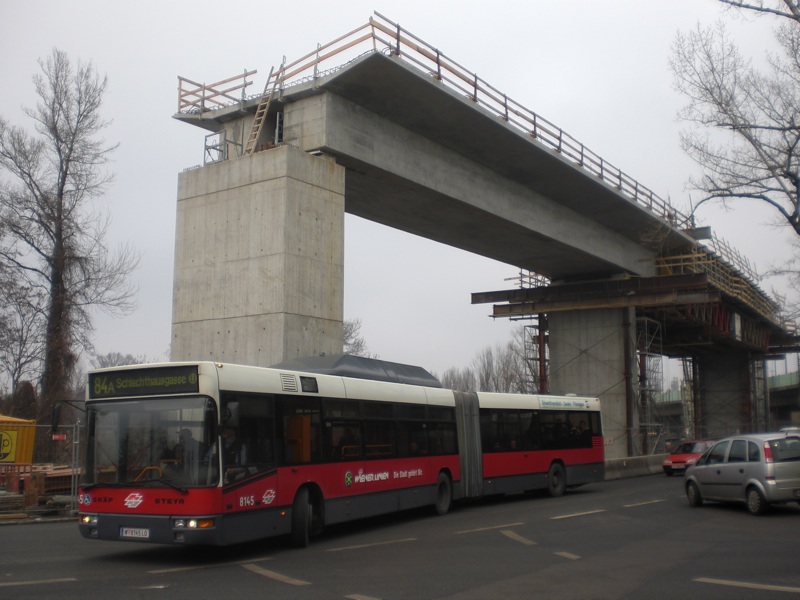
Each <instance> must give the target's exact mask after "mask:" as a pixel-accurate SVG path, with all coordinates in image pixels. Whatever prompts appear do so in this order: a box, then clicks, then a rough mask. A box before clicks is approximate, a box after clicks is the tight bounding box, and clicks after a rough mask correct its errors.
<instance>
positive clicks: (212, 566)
mask: <svg viewBox="0 0 800 600" xmlns="http://www.w3.org/2000/svg"><path fill="white" fill-rule="evenodd" d="M265 560H272V557H271V556H265V557H263V558H251V559H248V560H235V561H231V562H221V563H209V564H206V565H191V566H188V567H172V568H171V569H154V570H152V571H148V573H149V574H150V575H161V574H163V573H180V572H181V571H197V570H198V569H215V568H218V567H230V566H236V567H238V566H240V565H244V564H249V563H255V562H262V561H265Z"/></svg>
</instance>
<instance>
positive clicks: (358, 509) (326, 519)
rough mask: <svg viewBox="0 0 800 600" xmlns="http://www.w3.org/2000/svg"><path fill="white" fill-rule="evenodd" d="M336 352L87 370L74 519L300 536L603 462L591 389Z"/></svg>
mask: <svg viewBox="0 0 800 600" xmlns="http://www.w3.org/2000/svg"><path fill="white" fill-rule="evenodd" d="M345 362H346V363H347V365H349V366H346V368H339V369H338V370H337V369H336V368H334V369H327V370H326V369H319V368H318V369H316V370H312V369H311V367H310V368H309V369H294V370H290V369H288V368H283V367H282V366H278V367H275V368H260V367H246V366H238V365H232V364H221V363H211V362H197V363H163V364H153V365H141V366H133V367H117V368H111V369H100V370H96V371H92V372H91V373H90V374H89V386H88V391H87V400H86V440H87V441H86V443H87V447H86V456H85V462H84V466H83V472H82V481H81V486H80V497H79V505H80V519H79V528H80V531H81V534H82V535H83V536H84V537H87V538H93V539H102V540H129V541H138V542H153V543H164V544H186V545H189V544H208V545H225V544H235V543H241V542H245V541H249V540H253V539H258V538H266V537H270V536H278V535H287V536H288V537H289V539H290V540H291V542H292V544H293V545H295V546H300V547H302V546H306V545H307V544H308V541H309V537H310V536H312V535H314V534H317V533H319V532H320V531H321V530H322V528H323V527H324V526H325V525H331V524H334V523H341V522H345V521H350V520H353V519H360V518H364V517H369V516H373V515H378V514H385V513H389V512H394V511H399V510H405V509H410V508H414V507H418V506H425V505H430V506H433V507H435V510H436V511H437V512H438V513H440V514H444V513H447V512H448V511H449V509H450V506H451V503H452V502H453V501H454V500H460V499H463V498H470V497H480V496H483V495H489V494H502V493H509V492H518V491H526V490H534V489H547V490H549V492H550V494H551V495H553V496H560V495H561V494H563V493H564V491H565V489H566V488H568V487H573V486H578V485H582V484H586V483H590V482H594V481H599V480H602V479H603V477H604V458H603V438H602V431H601V423H600V403H599V400H598V399H597V398H584V397H577V396H536V395H515V394H497V393H474V392H454V391H452V390H446V389H443V388H442V387H441V385H440V384H439V383H438V381H437V380H436V379H434V378H433V377H432V376H430V375H429V374H428V373H427V372H426V371H424V370H422V369H419V368H417V367H409V366H407V365H399V364H397V363H387V362H385V361H374V360H370V359H363V358H357V357H349V358H348V360H347V361H345ZM340 367H341V365H340ZM342 372H345V373H347V374H348V375H349V376H342V375H341V373H342ZM337 373H338V374H337ZM420 373H422V374H423V375H420Z"/></svg>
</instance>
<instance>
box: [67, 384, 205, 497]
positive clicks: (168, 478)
mask: <svg viewBox="0 0 800 600" xmlns="http://www.w3.org/2000/svg"><path fill="white" fill-rule="evenodd" d="M216 422H217V412H216V407H215V405H214V402H213V401H212V400H211V399H210V398H207V397H204V396H192V397H184V398H154V399H152V400H135V401H119V400H116V401H108V402H97V403H94V404H91V405H90V406H87V436H88V437H87V448H86V461H85V465H86V469H85V470H84V472H83V477H82V482H81V483H82V486H83V487H91V486H95V485H116V486H142V485H147V486H153V487H159V486H160V487H173V488H178V489H185V488H187V487H197V486H214V485H217V483H218V481H219V466H218V464H217V459H216V457H214V458H212V453H213V448H214V440H215V439H216V437H215V436H216V425H215V424H216Z"/></svg>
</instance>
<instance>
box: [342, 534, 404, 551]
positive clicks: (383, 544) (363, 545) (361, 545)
mask: <svg viewBox="0 0 800 600" xmlns="http://www.w3.org/2000/svg"><path fill="white" fill-rule="evenodd" d="M416 541H417V538H413V537H412V538H403V539H400V540H388V541H386V542H375V543H373V544H359V545H357V546H341V547H339V548H328V550H327V552H342V551H343V550H360V549H361V548H372V547H374V546H386V545H388V544H404V543H406V542H416Z"/></svg>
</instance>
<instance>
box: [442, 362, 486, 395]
mask: <svg viewBox="0 0 800 600" xmlns="http://www.w3.org/2000/svg"><path fill="white" fill-rule="evenodd" d="M437 379H439V381H440V382H441V384H442V387H444V388H447V389H448V390H459V391H462V392H474V391H475V390H476V387H477V386H476V385H475V373H474V372H473V370H472V369H470V368H469V367H465V368H463V369H459V368H458V367H450V368H449V369H447V370H446V371H445V372H444V373H443V374H442V376H441V377H440V378H437Z"/></svg>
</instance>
